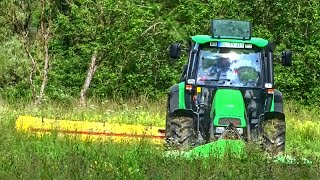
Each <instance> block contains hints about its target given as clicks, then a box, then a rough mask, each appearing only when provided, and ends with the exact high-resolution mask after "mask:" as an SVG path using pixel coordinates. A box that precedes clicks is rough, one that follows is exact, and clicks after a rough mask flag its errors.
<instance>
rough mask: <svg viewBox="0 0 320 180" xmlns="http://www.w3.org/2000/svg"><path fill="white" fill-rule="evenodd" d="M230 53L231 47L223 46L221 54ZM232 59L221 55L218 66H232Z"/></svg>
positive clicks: (222, 67)
mask: <svg viewBox="0 0 320 180" xmlns="http://www.w3.org/2000/svg"><path fill="white" fill-rule="evenodd" d="M227 53H230V49H228V48H221V49H220V50H219V54H221V55H222V54H227ZM230 64H231V63H230V59H229V58H228V57H219V59H218V62H217V67H218V68H221V69H225V68H229V67H230Z"/></svg>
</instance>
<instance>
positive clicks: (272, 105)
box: [270, 95, 274, 111]
mask: <svg viewBox="0 0 320 180" xmlns="http://www.w3.org/2000/svg"><path fill="white" fill-rule="evenodd" d="M270 111H274V95H273V96H272V103H271V109H270Z"/></svg>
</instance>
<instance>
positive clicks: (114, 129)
mask: <svg viewBox="0 0 320 180" xmlns="http://www.w3.org/2000/svg"><path fill="white" fill-rule="evenodd" d="M15 128H16V130H18V131H22V132H31V133H35V134H38V135H40V136H43V135H44V134H48V133H53V132H56V133H58V135H75V136H80V138H81V139H82V140H93V141H95V140H113V141H115V142H119V141H135V140H141V139H145V140H150V141H151V142H152V143H156V144H162V143H164V138H165V135H164V128H162V127H151V126H142V125H127V124H109V123H103V122H85V121H70V120H53V119H46V118H39V117H31V116H20V117H19V118H18V119H17V120H16V124H15Z"/></svg>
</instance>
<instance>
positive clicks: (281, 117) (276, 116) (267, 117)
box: [258, 111, 286, 132]
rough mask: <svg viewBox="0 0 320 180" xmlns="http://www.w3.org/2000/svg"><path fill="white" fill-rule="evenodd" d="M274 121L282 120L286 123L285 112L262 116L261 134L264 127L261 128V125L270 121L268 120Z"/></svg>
mask: <svg viewBox="0 0 320 180" xmlns="http://www.w3.org/2000/svg"><path fill="white" fill-rule="evenodd" d="M272 119H278V120H281V121H283V122H285V121H286V118H285V114H284V113H283V112H277V111H270V112H265V113H264V114H261V115H260V117H259V125H258V127H259V132H262V127H261V125H262V124H261V123H262V122H263V121H268V120H272Z"/></svg>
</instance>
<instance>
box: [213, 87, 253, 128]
mask: <svg viewBox="0 0 320 180" xmlns="http://www.w3.org/2000/svg"><path fill="white" fill-rule="evenodd" d="M210 116H211V118H214V120H213V125H214V126H228V125H229V123H231V122H230V121H233V120H234V123H238V125H237V126H238V127H246V125H247V123H246V119H245V104H244V100H243V97H242V94H241V92H240V91H239V90H235V89H218V90H217V92H216V93H215V96H214V99H213V104H212V109H211V115H210ZM224 121H226V122H225V123H223V122H224Z"/></svg>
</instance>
